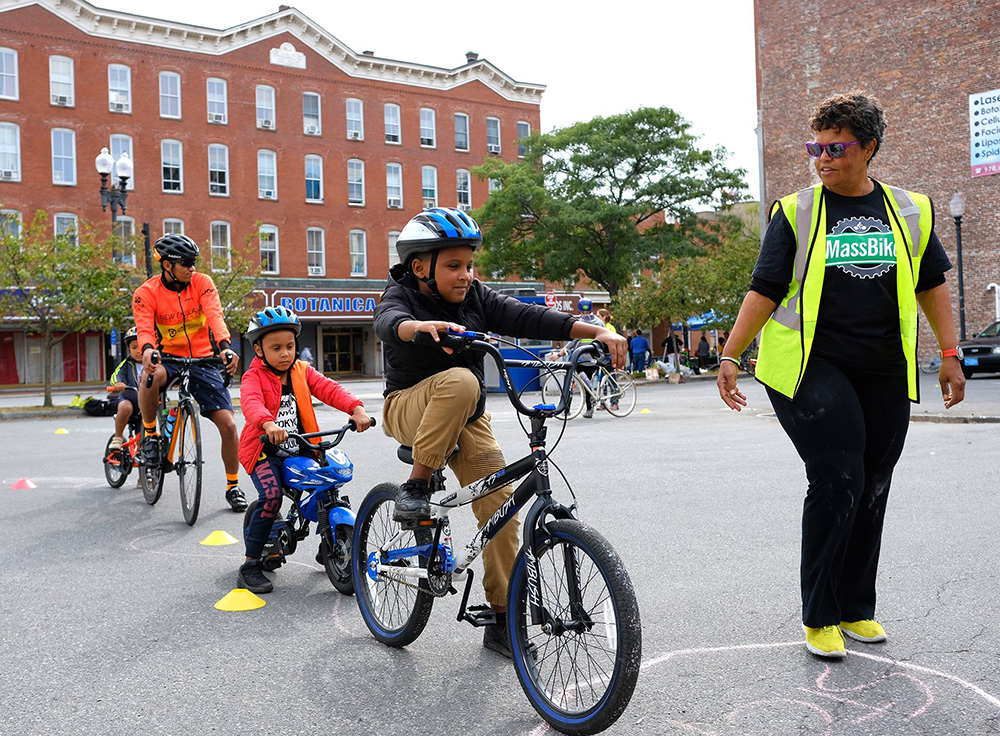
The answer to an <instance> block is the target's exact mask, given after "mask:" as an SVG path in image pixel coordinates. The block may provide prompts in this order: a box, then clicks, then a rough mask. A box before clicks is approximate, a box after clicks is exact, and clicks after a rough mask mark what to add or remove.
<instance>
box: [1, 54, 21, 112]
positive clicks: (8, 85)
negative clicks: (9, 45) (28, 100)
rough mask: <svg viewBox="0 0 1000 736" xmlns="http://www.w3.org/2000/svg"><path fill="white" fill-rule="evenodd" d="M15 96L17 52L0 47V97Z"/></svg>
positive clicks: (12, 97) (13, 98) (15, 97)
mask: <svg viewBox="0 0 1000 736" xmlns="http://www.w3.org/2000/svg"><path fill="white" fill-rule="evenodd" d="M17 98H18V92H17V52H16V51H14V49H4V48H0V99H4V100H16V99H17Z"/></svg>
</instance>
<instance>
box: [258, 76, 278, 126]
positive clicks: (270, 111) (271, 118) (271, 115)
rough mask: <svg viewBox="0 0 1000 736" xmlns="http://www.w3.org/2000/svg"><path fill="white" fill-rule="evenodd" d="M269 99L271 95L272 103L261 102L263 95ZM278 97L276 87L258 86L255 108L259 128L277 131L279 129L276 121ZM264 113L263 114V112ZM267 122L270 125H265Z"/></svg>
mask: <svg viewBox="0 0 1000 736" xmlns="http://www.w3.org/2000/svg"><path fill="white" fill-rule="evenodd" d="M262 93H263V95H264V97H265V98H267V97H268V95H270V98H271V99H270V102H268V100H267V99H264V101H263V102H261V94H262ZM277 99H278V98H277V95H276V94H275V91H274V87H272V86H270V85H269V84H258V85H257V88H256V90H255V91H254V108H255V110H256V111H257V112H256V114H257V127H258V128H259V129H261V130H276V129H277V127H278V121H277V120H276V119H275V116H276V112H277V110H276V107H277ZM262 111H263V112H262ZM265 122H267V123H269V125H265V124H264V123H265Z"/></svg>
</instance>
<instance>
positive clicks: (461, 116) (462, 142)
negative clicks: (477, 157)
mask: <svg viewBox="0 0 1000 736" xmlns="http://www.w3.org/2000/svg"><path fill="white" fill-rule="evenodd" d="M455 150H456V151H468V150H469V116H468V115H466V114H465V113H464V112H456V113H455Z"/></svg>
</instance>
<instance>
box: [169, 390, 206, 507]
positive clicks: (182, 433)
mask: <svg viewBox="0 0 1000 736" xmlns="http://www.w3.org/2000/svg"><path fill="white" fill-rule="evenodd" d="M199 420H200V417H199V416H198V412H197V411H195V407H194V406H193V405H192V402H189V401H184V402H182V403H181V405H180V406H178V407H177V423H176V426H175V427H174V432H177V433H178V435H177V462H176V463H175V464H174V469H175V470H176V471H177V481H178V484H179V486H180V491H181V510H182V511H183V512H184V521H185V522H187V525H188V526H194V523H195V522H196V521H198V509H199V507H200V506H201V468H202V462H201V461H202V458H201V422H200V421H199Z"/></svg>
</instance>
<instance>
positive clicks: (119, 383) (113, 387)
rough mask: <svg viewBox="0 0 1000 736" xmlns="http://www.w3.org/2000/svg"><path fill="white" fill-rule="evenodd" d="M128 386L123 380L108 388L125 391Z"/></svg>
mask: <svg viewBox="0 0 1000 736" xmlns="http://www.w3.org/2000/svg"><path fill="white" fill-rule="evenodd" d="M127 388H128V386H126V385H125V384H124V383H122V382H121V381H119V382H118V383H116V384H115V385H114V386H112V387H111V388H109V389H108V390H109V391H118V392H122V391H124V390H125V389H127Z"/></svg>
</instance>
